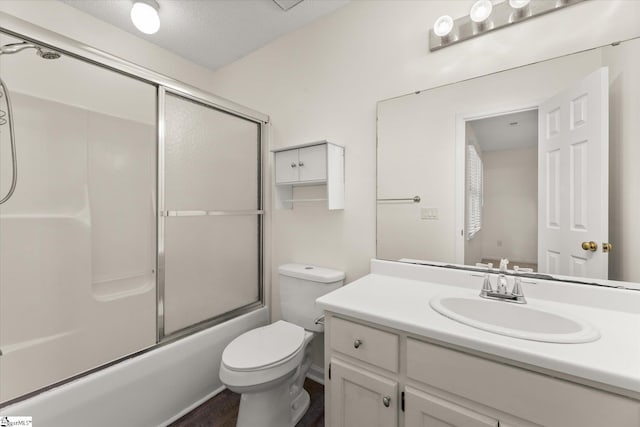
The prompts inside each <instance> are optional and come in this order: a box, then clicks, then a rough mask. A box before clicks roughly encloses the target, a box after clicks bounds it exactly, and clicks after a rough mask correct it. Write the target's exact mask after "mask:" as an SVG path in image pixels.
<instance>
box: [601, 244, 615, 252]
mask: <svg viewBox="0 0 640 427" xmlns="http://www.w3.org/2000/svg"><path fill="white" fill-rule="evenodd" d="M612 250H613V243H603V244H602V252H611V251H612Z"/></svg>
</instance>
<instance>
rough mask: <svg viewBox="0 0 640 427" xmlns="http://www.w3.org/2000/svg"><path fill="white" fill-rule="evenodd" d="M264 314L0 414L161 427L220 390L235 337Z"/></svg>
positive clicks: (49, 421) (42, 421)
mask: <svg viewBox="0 0 640 427" xmlns="http://www.w3.org/2000/svg"><path fill="white" fill-rule="evenodd" d="M268 317H269V316H268V308H261V309H259V310H255V311H253V312H251V313H248V314H245V315H243V316H240V317H236V318H234V319H231V320H229V321H228V322H225V323H222V324H220V325H217V326H214V327H211V328H208V329H205V330H203V331H200V332H198V333H195V334H193V335H190V336H188V337H186V338H183V339H180V340H177V341H175V342H173V343H170V344H167V345H165V346H163V347H161V348H157V349H154V350H153V351H149V352H147V353H144V354H142V355H140V356H138V357H134V358H131V359H128V360H125V361H124V362H121V363H118V364H115V365H113V366H110V367H108V368H106V369H102V370H100V371H97V372H95V373H93V374H90V375H87V376H85V377H82V378H79V379H78V380H75V381H72V382H69V383H67V384H64V385H61V386H59V387H56V388H53V389H51V390H48V391H45V392H43V393H40V394H38V395H36V396H34V397H32V398H29V399H26V400H23V401H21V402H18V403H16V404H13V405H9V406H6V407H4V408H2V409H0V416H12V415H13V416H22V415H26V416H31V417H33V422H34V425H42V426H48V427H56V426H65V427H67V426H69V427H75V426H78V427H81V426H88V425H90V426H92V427H102V426H104V427H107V426H112V425H114V420H118V421H117V422H116V423H118V424H121V425H128V426H140V427H143V426H144V427H147V426H148V427H152V426H165V425H168V424H170V423H171V422H173V421H175V420H177V419H178V418H180V417H181V416H182V415H184V414H186V413H187V412H189V411H191V410H193V409H194V408H196V407H197V406H198V405H200V404H202V403H204V402H205V401H207V400H208V399H210V398H211V397H213V396H214V395H216V394H217V393H219V392H221V391H222V390H224V386H223V384H222V382H221V381H220V379H219V378H218V369H217V367H218V366H220V360H221V359H222V352H223V350H224V348H225V347H226V346H227V344H229V342H231V340H233V339H234V338H235V337H237V336H238V335H240V334H242V333H243V332H246V331H248V330H251V329H253V328H256V327H259V326H263V325H265V324H267V323H268V321H269V319H268Z"/></svg>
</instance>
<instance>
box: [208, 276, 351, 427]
mask: <svg viewBox="0 0 640 427" xmlns="http://www.w3.org/2000/svg"><path fill="white" fill-rule="evenodd" d="M278 271H279V272H280V293H281V298H280V300H281V308H282V317H283V319H284V320H279V321H277V322H275V323H273V324H270V325H267V326H263V327H260V328H256V329H253V330H251V331H248V332H245V333H244V334H242V335H240V336H239V337H237V338H236V339H234V340H233V341H231V343H229V345H228V346H227V347H226V348H225V350H224V352H223V353H222V362H221V364H220V380H221V381H222V382H223V383H224V384H225V385H226V386H227V388H229V389H230V390H231V391H234V392H236V393H240V394H241V397H240V409H239V412H238V421H237V424H236V426H237V427H257V426H260V427H293V426H295V424H296V423H297V422H298V421H299V420H300V419H301V418H302V416H303V415H304V413H305V412H306V411H307V409H308V407H309V402H310V399H309V393H307V391H306V390H304V388H303V384H304V380H305V377H306V375H307V372H308V371H309V368H310V367H311V362H312V360H311V351H310V347H309V343H310V342H311V341H312V340H313V338H314V336H315V334H316V332H321V331H322V327H321V325H316V324H315V323H314V322H313V320H314V319H315V318H317V317H320V316H321V315H322V312H321V311H320V310H318V309H317V308H315V300H316V298H318V297H320V296H321V295H325V294H326V293H328V292H331V291H332V290H334V289H337V288H338V287H340V286H342V284H343V281H344V273H342V272H339V271H335V270H330V269H326V268H321V267H314V266H309V265H300V264H286V265H283V266H280V267H279V269H278Z"/></svg>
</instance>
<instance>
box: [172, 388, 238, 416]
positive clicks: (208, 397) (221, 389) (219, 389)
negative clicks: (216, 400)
mask: <svg viewBox="0 0 640 427" xmlns="http://www.w3.org/2000/svg"><path fill="white" fill-rule="evenodd" d="M226 388H227V387H225V386H222V387H220V388H217V389H215V390H214V391H212V392H211V393H209V394H207V395H206V396H205V397H203V398H202V399H200V400H198V401H197V402H194V403H193V404H191V405H189V406H187V407H186V408H184V409H183V410H182V411H180V412H178V413H177V414H176V415H174V416H172V417H171V418H169V419H168V420H166V421H165V422H164V423H162V425H163V426H168V425H169V424H171V423H172V422H174V421H177V420H179V419H180V418H182V417H183V416H185V415H187V414H188V413H189V412H191V411H193V410H194V409H196V408H197V407H198V406H200V405H202V404H203V403H204V402H206V401H207V400H209V399H211V398H212V397H213V396H216V395H218V394H220V393H222V392H223V391H224V390H225V389H226Z"/></svg>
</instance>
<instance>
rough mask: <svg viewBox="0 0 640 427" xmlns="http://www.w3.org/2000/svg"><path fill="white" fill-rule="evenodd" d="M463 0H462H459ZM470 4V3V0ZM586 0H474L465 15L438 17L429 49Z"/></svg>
mask: <svg viewBox="0 0 640 427" xmlns="http://www.w3.org/2000/svg"><path fill="white" fill-rule="evenodd" d="M460 1H462V0H460ZM467 1H469V3H471V1H470V0H467ZM583 1H585V0H555V1H554V0H546V1H535V2H534V1H531V0H504V1H498V0H475V1H473V5H472V6H471V9H470V10H469V14H468V15H467V16H461V17H460V18H457V19H451V17H450V16H448V15H443V16H441V17H439V18H438V19H437V20H436V22H435V23H434V24H433V28H432V29H430V30H429V50H431V51H432V52H433V51H434V50H438V49H442V48H443V47H447V46H452V45H454V44H457V43H460V42H462V41H465V40H468V39H472V38H474V37H478V36H480V35H482V34H486V33H488V32H490V31H493V30H497V29H498V28H504V27H508V26H510V25H515V24H518V23H520V22H524V21H526V20H528V19H529V18H533V17H536V16H540V15H544V14H546V13H550V12H554V11H556V10H560V9H564V8H565V7H569V6H573V5H574V4H579V3H582V2H583Z"/></svg>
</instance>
